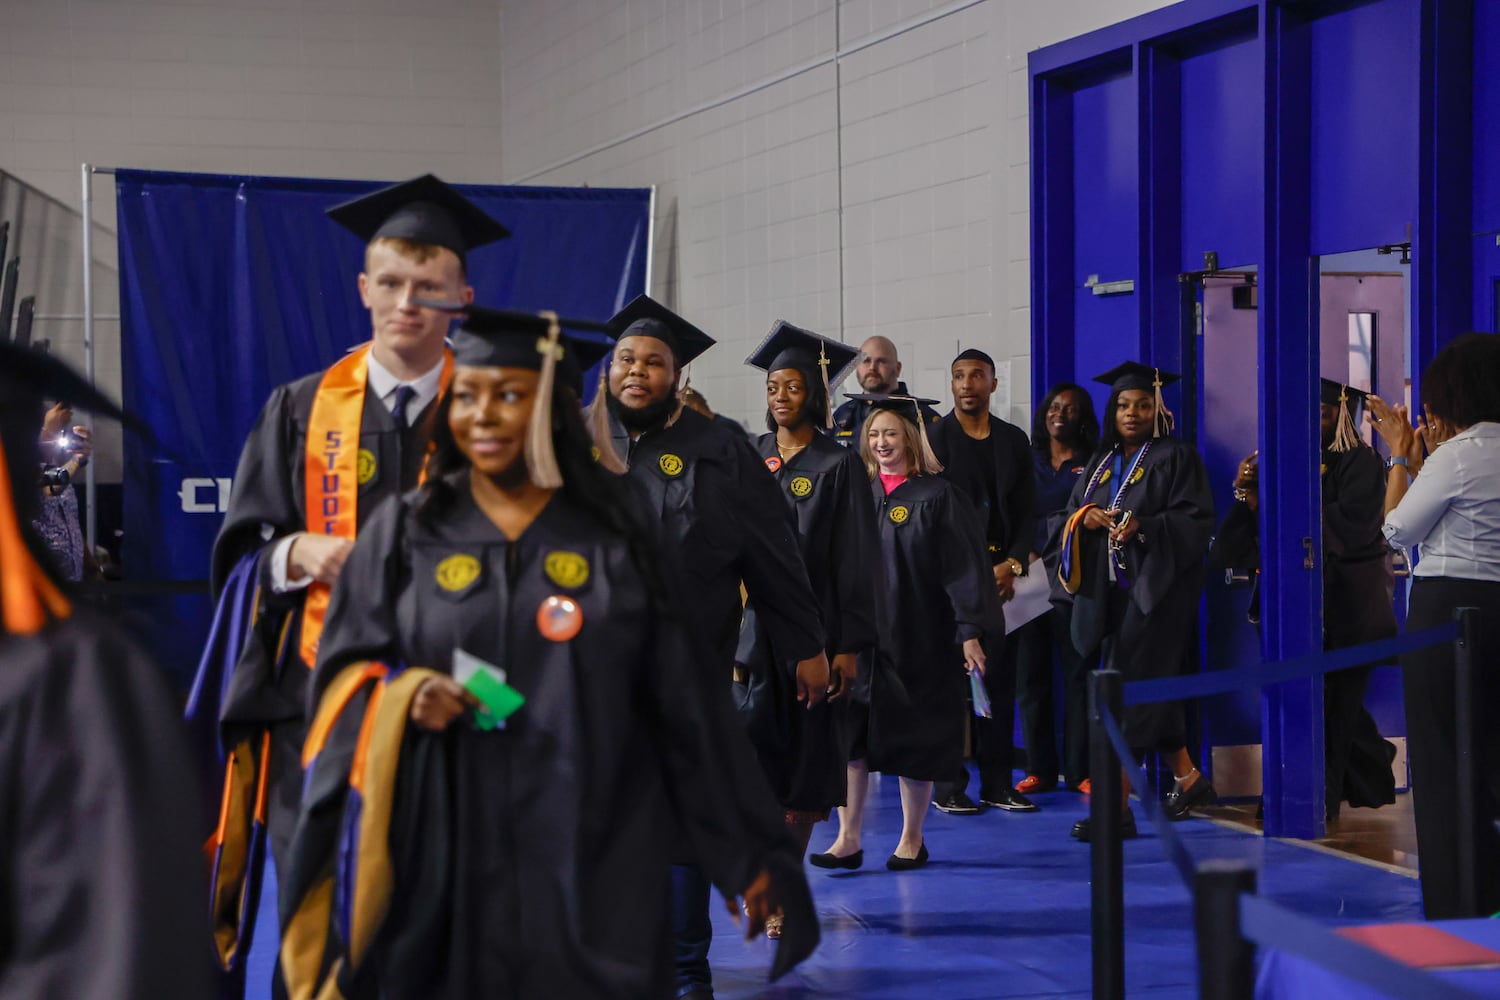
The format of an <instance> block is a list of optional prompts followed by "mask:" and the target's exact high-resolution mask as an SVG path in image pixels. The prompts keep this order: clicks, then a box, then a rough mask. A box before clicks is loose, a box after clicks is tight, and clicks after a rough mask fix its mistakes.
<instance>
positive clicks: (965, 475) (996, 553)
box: [927, 412, 1037, 566]
mask: <svg viewBox="0 0 1500 1000" xmlns="http://www.w3.org/2000/svg"><path fill="white" fill-rule="evenodd" d="M927 437H928V439H929V440H930V441H931V442H932V450H933V452H934V453H936V454H937V457H938V461H939V462H942V463H943V478H945V479H948V480H950V481H951V482H952V483H953V484H954V485H956V486H957V487H959V488H960V489H961V490H963V491H964V493H965V494H966V495H967V496H968V498H969V499H970V500H971V501H972V502H973V504H974V507H975V509H976V510H977V511H978V513H979V518H980V521H981V523H982V525H983V527H984V533H985V543H986V544H987V546H988V547H989V552H990V562H991V563H999V562H1004V561H1005V560H1006V559H1015V560H1017V561H1018V562H1020V564H1021V565H1022V566H1025V565H1027V556H1029V555H1030V554H1031V547H1032V543H1033V541H1034V538H1033V536H1034V535H1035V534H1036V516H1037V511H1036V479H1035V477H1034V476H1033V475H1032V468H1031V464H1032V463H1031V441H1030V439H1029V438H1028V437H1027V436H1026V432H1025V431H1023V430H1021V428H1019V427H1017V426H1015V425H1014V424H1010V423H1006V422H1005V421H1004V420H1001V419H1000V418H999V417H997V416H995V415H994V414H993V413H992V414H990V436H989V440H988V443H989V446H990V448H991V449H992V450H993V454H994V465H995V496H996V497H998V498H999V503H1000V511H999V517H998V518H992V517H991V516H990V510H989V495H988V491H986V490H984V489H983V486H982V479H981V478H980V477H981V476H982V473H981V472H980V470H977V469H970V468H967V467H966V466H965V463H966V462H967V461H968V457H967V449H966V448H964V447H963V446H964V445H965V444H966V442H965V441H964V440H963V437H964V429H963V428H962V427H960V426H959V424H958V417H957V416H956V415H955V414H953V413H951V412H950V413H949V414H948V415H947V416H946V417H943V418H942V419H941V420H939V421H938V422H937V423H935V424H932V425H931V426H929V427H928V428H927ZM992 523H993V524H994V526H993V527H992V526H991V525H992Z"/></svg>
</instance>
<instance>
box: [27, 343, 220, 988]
mask: <svg viewBox="0 0 1500 1000" xmlns="http://www.w3.org/2000/svg"><path fill="white" fill-rule="evenodd" d="M44 396H47V397H50V398H53V399H66V400H69V401H71V402H72V403H73V404H74V405H75V406H77V407H79V408H80V409H86V410H91V411H93V412H94V413H95V414H97V415H99V416H116V417H118V416H120V413H119V411H118V410H117V409H116V408H115V407H114V405H113V404H111V403H109V402H108V401H107V400H105V399H104V398H103V397H102V396H100V395H99V394H98V393H96V392H95V391H94V389H93V388H92V387H91V386H90V385H89V384H88V383H87V382H85V381H84V380H83V379H81V378H79V377H78V376H77V375H75V374H74V373H73V372H72V371H71V370H69V369H67V368H66V367H64V366H63V365H62V364H61V363H59V362H57V361H55V360H53V359H51V358H49V357H47V356H45V355H44V354H42V353H41V352H39V351H37V350H34V349H31V348H24V347H17V346H14V345H11V344H8V343H6V342H4V341H0V803H4V806H3V808H0V998H3V1000H38V998H42V997H67V998H74V997H77V998H104V997H108V998H111V1000H157V998H160V997H194V998H196V997H204V996H207V995H208V994H209V989H210V976H211V974H212V961H211V960H210V957H209V953H208V950H207V948H205V946H204V943H203V933H202V924H203V893H204V889H205V884H204V878H203V856H202V854H200V853H199V851H198V846H199V844H200V843H201V841H200V840H199V833H198V826H197V824H199V823H201V822H202V820H203V813H204V812H205V810H204V809H203V805H202V802H201V801H200V798H199V795H198V785H197V782H196V781H195V780H194V775H193V772H192V767H191V763H190V758H189V756H188V752H187V740H186V737H185V733H184V731H183V727H182V722H181V719H180V716H179V711H178V707H177V698H176V697H175V696H174V695H173V693H172V692H171V691H170V690H169V688H168V684H167V682H166V677H165V675H164V674H163V673H162V671H161V669H160V668H159V667H158V666H157V665H156V664H154V663H152V662H151V660H150V658H149V657H148V656H147V655H146V653H145V652H144V650H143V649H142V648H141V646H140V645H139V644H138V643H137V642H136V641H135V639H134V638H133V637H131V636H130V635H129V634H128V633H127V632H126V631H125V630H124V629H122V628H120V627H119V626H118V625H116V624H115V623H114V622H112V621H111V620H110V619H109V618H108V617H106V616H105V615H104V614H103V613H102V612H100V611H97V610H93V609H90V608H88V607H86V606H80V605H79V604H78V603H77V600H76V597H75V595H73V594H72V593H70V591H69V588H68V584H67V583H66V582H64V581H62V580H61V578H60V576H59V574H58V572H57V570H56V568H55V567H54V564H53V562H52V560H51V559H50V557H49V553H48V551H47V547H46V545H45V544H44V543H43V542H42V540H41V539H40V538H38V537H36V535H35V534H34V533H33V531H32V528H31V518H32V515H33V513H34V512H35V511H36V508H37V507H38V505H39V502H40V496H41V487H40V484H39V482H38V471H39V469H40V468H41V466H40V461H39V455H38V450H37V435H38V433H39V432H40V431H41V427H42V399H43V397H44Z"/></svg>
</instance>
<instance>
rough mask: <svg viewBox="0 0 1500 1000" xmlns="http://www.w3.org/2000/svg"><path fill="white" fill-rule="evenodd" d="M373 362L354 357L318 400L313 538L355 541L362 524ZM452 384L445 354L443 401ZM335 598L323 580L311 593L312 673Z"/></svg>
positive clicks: (305, 635) (310, 498)
mask: <svg viewBox="0 0 1500 1000" xmlns="http://www.w3.org/2000/svg"><path fill="white" fill-rule="evenodd" d="M369 356H370V345H369V344H366V345H365V346H363V347H361V348H359V349H357V350H354V351H351V352H350V353H349V354H348V356H346V357H344V358H343V359H341V360H340V361H339V362H338V363H337V364H335V365H333V366H331V367H330V368H329V369H328V370H327V371H326V372H324V373H323V378H322V380H321V381H320V382H319V383H318V393H317V395H316V396H314V397H313V405H312V414H311V415H310V416H309V417H308V421H307V454H306V456H305V457H304V459H303V463H304V465H303V469H304V473H305V479H306V482H305V483H304V484H303V485H304V489H305V491H306V495H305V496H306V504H305V506H306V518H307V531H308V533H309V534H313V535H332V536H334V537H335V538H349V539H353V538H354V534H355V530H356V528H357V526H358V524H359V430H360V424H361V422H362V421H363V418H364V413H365V386H366V385H368V384H369V383H368V373H369ZM452 381H453V352H452V351H449V350H446V349H445V350H444V351H443V373H442V375H441V376H440V378H439V382H438V398H442V395H443V393H445V392H447V391H448V385H449V383H450V382H452ZM423 475H424V476H425V475H426V470H425V469H424V470H423ZM331 593H332V588H331V587H329V586H328V584H326V583H323V582H322V581H321V580H314V581H313V582H312V585H311V586H309V587H308V588H307V598H306V601H305V603H304V604H303V610H302V637H301V642H300V644H299V651H300V652H301V654H302V661H303V662H304V663H306V664H307V666H308V669H311V668H312V667H313V665H314V664H315V663H316V662H317V658H318V638H319V637H320V636H321V635H322V634H323V620H324V617H325V616H326V615H327V614H328V599H329V596H330V594H331Z"/></svg>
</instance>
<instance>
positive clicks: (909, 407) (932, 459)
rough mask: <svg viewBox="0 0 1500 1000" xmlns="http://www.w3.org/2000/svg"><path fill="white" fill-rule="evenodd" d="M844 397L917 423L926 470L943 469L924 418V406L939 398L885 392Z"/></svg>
mask: <svg viewBox="0 0 1500 1000" xmlns="http://www.w3.org/2000/svg"><path fill="white" fill-rule="evenodd" d="M844 398H845V399H853V400H857V401H858V402H861V403H869V404H870V406H872V407H873V408H875V409H877V410H890V411H891V412H892V413H894V414H896V415H897V416H900V417H904V418H905V419H906V420H907V421H908V422H910V423H913V424H916V425H917V431H918V436H919V437H920V438H921V441H922V462H923V464H924V465H926V466H927V468H926V470H925V471H927V472H933V473H936V472H942V471H943V463H942V462H939V461H938V457H937V453H936V452H934V451H933V450H932V442H931V441H929V440H928V439H927V421H925V420H923V419H922V407H924V406H932V405H933V404H934V403H936V402H937V400H935V399H924V398H923V397H921V396H898V395H892V394H890V393H884V392H847V393H845V394H844ZM867 422H868V421H867Z"/></svg>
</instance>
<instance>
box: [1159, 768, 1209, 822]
mask: <svg viewBox="0 0 1500 1000" xmlns="http://www.w3.org/2000/svg"><path fill="white" fill-rule="evenodd" d="M1217 801H1219V793H1218V792H1216V791H1214V786H1213V783H1212V782H1210V781H1209V780H1208V779H1207V778H1205V777H1204V776H1203V775H1201V774H1200V775H1198V780H1197V781H1195V782H1193V783H1192V784H1191V785H1189V786H1188V787H1187V790H1186V791H1182V792H1179V791H1177V790H1176V789H1173V790H1172V791H1170V792H1168V793H1167V802H1166V806H1165V809H1166V813H1167V819H1170V820H1172V821H1173V822H1174V823H1175V822H1176V821H1178V820H1182V819H1187V818H1188V813H1189V812H1191V811H1192V810H1194V809H1198V808H1200V807H1202V806H1211V805H1213V804H1214V803H1215V802H1217Z"/></svg>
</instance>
